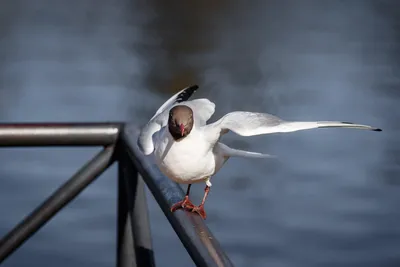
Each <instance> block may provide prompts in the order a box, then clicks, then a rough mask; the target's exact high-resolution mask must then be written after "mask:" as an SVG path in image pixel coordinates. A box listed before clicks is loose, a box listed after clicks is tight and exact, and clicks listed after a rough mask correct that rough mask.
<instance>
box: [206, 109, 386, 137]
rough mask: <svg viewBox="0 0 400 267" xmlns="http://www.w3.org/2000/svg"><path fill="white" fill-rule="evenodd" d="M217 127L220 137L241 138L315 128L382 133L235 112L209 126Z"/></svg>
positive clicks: (352, 125) (348, 124) (351, 125)
mask: <svg viewBox="0 0 400 267" xmlns="http://www.w3.org/2000/svg"><path fill="white" fill-rule="evenodd" d="M210 126H214V127H217V129H218V130H219V132H220V135H223V134H225V133H227V132H228V131H232V132H235V133H236V134H238V135H242V136H253V135H261V134H270V133H287V132H295V131H300V130H307V129H315V128H337V127H340V128H354V129H362V130H371V131H382V130H381V129H379V128H375V127H372V126H369V125H363V124H355V123H351V122H340V121H314V122H312V121H311V122H306V121H284V120H282V119H280V118H278V117H276V116H274V115H271V114H267V113H255V112H246V111H235V112H231V113H228V114H226V115H225V116H224V117H222V118H221V119H220V120H218V121H217V122H215V123H214V124H212V125H210Z"/></svg>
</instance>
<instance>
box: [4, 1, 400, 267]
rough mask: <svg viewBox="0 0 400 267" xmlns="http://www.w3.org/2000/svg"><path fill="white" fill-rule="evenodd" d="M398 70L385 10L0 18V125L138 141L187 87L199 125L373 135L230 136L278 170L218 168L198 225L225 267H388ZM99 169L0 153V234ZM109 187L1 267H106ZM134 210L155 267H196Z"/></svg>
mask: <svg viewBox="0 0 400 267" xmlns="http://www.w3.org/2000/svg"><path fill="white" fill-rule="evenodd" d="M399 55H400V7H399V4H398V3H397V2H396V1H395V0H393V1H389V0H387V1H378V0H377V1H367V0H364V1H361V0H359V1H356V0H354V1H350V0H349V1H333V0H332V1H318V0H316V1H296V0H293V1H282V0H276V1H239V0H237V1H223V0H221V1H211V0H203V1H155V0H153V1H133V0H70V1H61V0H35V1H31V0H3V1H1V3H0V120H1V122H42V121H43V122H44V121H55V122H58V121H109V120H119V121H130V122H135V123H137V124H138V125H141V124H143V123H144V122H145V121H146V119H148V118H150V116H152V113H153V112H154V111H155V110H156V109H157V108H158V106H159V105H161V104H162V103H163V101H164V100H165V99H167V98H168V97H169V96H170V95H171V94H172V93H174V92H176V91H177V90H179V89H181V88H182V87H184V86H187V85H188V84H192V83H197V84H199V85H200V86H201V90H199V91H198V93H197V94H196V96H197V97H207V98H210V99H211V100H213V101H215V102H216V104H217V111H216V114H215V116H214V117H213V119H215V118H218V117H219V116H221V115H223V114H224V113H226V112H229V111H233V110H250V111H257V112H269V113H273V114H276V115H278V116H280V117H283V118H285V119H293V120H294V119H298V120H314V119H315V120H345V121H354V122H359V123H365V124H371V125H374V126H377V127H382V128H383V129H384V131H383V132H381V133H376V132H366V131H357V130H351V129H323V130H312V131H304V132H298V133H290V134H280V135H278V134H276V135H269V136H258V137H252V138H244V137H239V136H235V135H233V134H230V135H229V136H227V137H226V138H225V142H226V143H228V144H229V145H232V146H235V147H238V148H244V149H251V150H255V151H260V152H266V153H271V154H275V155H277V156H278V157H279V159H278V160H276V161H273V160H249V159H231V160H230V161H229V162H228V163H227V164H226V166H225V168H223V170H221V172H220V173H218V174H217V175H216V176H215V177H214V179H213V180H212V182H213V188H212V191H211V194H210V196H209V199H208V202H207V204H206V209H207V212H208V219H207V221H206V223H207V225H208V226H209V227H210V228H211V230H212V231H213V233H214V234H215V236H216V237H217V238H218V239H219V241H220V242H221V244H222V246H223V248H224V249H225V250H226V252H227V254H228V255H229V256H230V258H231V259H232V261H233V262H234V263H235V264H236V266H239V267H243V266H252V267H258V266H274V267H299V266H304V267H314V266H315V267H316V266H327V267H329V266H341V267H344V266H351V267H361V266H362V267H372V266H379V267H390V266H400V207H399V202H400V181H399V179H400V178H399V173H400V165H399V164H400V158H399V149H400V145H399V142H398V140H397V135H398V134H399V130H400V126H399V115H400V114H399V113H400V108H399V106H398V105H399V97H400V93H399V84H400V63H399V59H400V56H399ZM97 151H98V149H76V148H64V149H59V148H51V149H49V148H46V149H22V148H19V149H1V150H0V162H1V164H0V214H1V216H0V234H1V235H3V234H5V233H6V232H7V231H8V230H10V229H11V228H12V227H13V226H14V224H16V223H17V222H19V221H20V220H21V219H22V218H23V217H24V216H25V215H26V214H27V213H28V212H30V211H31V209H33V208H34V207H35V206H36V205H38V204H39V203H41V201H43V200H44V198H45V197H47V196H48V195H49V194H50V193H51V192H52V191H53V190H55V189H56V188H57V187H58V186H59V185H61V184H62V183H63V182H64V181H66V179H67V178H69V177H70V176H71V175H72V174H73V173H74V172H75V171H76V170H77V168H79V167H80V166H81V165H82V164H83V163H84V162H85V161H86V160H88V159H89V158H90V157H91V156H92V155H93V154H95V153H96V152H97ZM115 178H116V168H115V166H114V167H113V168H111V169H109V170H108V171H107V172H106V173H105V174H104V175H103V176H101V177H100V178H99V179H98V180H97V181H96V182H95V183H94V184H92V185H91V186H90V187H89V188H87V190H85V191H84V192H83V193H82V194H81V195H80V196H79V197H78V198H77V199H76V200H74V201H73V203H72V204H71V205H69V206H68V207H66V208H65V209H63V210H62V212H60V214H59V215H58V216H57V217H55V218H54V219H53V220H52V221H51V222H50V223H48V224H47V225H46V226H45V227H44V228H42V229H41V230H40V231H39V232H38V233H37V234H36V235H35V236H34V237H33V238H32V239H30V240H29V241H28V242H27V243H25V244H24V245H23V247H22V248H21V249H20V250H18V251H17V252H16V253H15V254H13V255H12V257H10V258H9V259H8V260H7V261H6V262H5V263H4V264H3V266H4V267H11V266H59V267H66V266H86V267H94V266H96V267H100V266H113V264H114V260H115V250H116V249H115V210H116V209H115V208H116V179H115ZM202 194H203V185H197V186H196V187H195V190H193V198H194V200H195V201H200V199H201V196H202ZM148 200H149V205H150V215H151V222H152V225H151V226H152V234H153V241H154V250H155V255H156V262H157V264H158V265H159V266H193V263H192V262H191V260H190V258H189V256H188V255H187V254H186V252H185V250H184V248H183V246H182V245H181V244H180V242H179V240H178V238H177V237H176V236H175V234H174V232H173V230H172V228H171V227H170V226H169V224H168V222H167V221H166V219H165V218H164V215H163V214H162V212H161V211H160V209H159V208H158V206H157V204H156V203H155V202H154V199H153V198H152V196H151V195H149V197H148Z"/></svg>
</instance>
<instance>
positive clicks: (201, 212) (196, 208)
mask: <svg viewBox="0 0 400 267" xmlns="http://www.w3.org/2000/svg"><path fill="white" fill-rule="evenodd" d="M192 212H196V213H197V214H199V215H200V216H201V218H203V220H205V219H206V218H207V214H206V211H205V210H204V206H203V205H199V206H194V207H193V209H192Z"/></svg>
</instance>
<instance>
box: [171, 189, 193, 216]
mask: <svg viewBox="0 0 400 267" xmlns="http://www.w3.org/2000/svg"><path fill="white" fill-rule="evenodd" d="M191 186H192V185H191V184H189V185H188V188H187V191H186V196H185V198H184V199H183V200H182V201H179V202H177V203H175V204H174V205H172V207H171V211H172V212H174V211H176V210H178V209H185V210H189V211H191V210H192V209H193V207H194V205H193V203H192V202H191V201H190V199H189V193H190V187H191Z"/></svg>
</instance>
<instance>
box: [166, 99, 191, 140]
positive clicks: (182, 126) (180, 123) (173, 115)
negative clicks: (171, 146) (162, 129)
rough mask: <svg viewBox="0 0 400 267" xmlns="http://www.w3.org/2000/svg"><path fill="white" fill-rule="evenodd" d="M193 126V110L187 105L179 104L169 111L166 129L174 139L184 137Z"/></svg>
mask: <svg viewBox="0 0 400 267" xmlns="http://www.w3.org/2000/svg"><path fill="white" fill-rule="evenodd" d="M192 128H193V111H192V109H191V108H189V107H188V106H184V105H179V106H175V107H173V108H172V109H171V110H170V111H169V118H168V129H169V132H170V133H171V135H172V137H173V138H174V140H175V141H178V140H180V139H182V138H184V137H186V136H187V135H188V134H189V133H190V132H191V131H192Z"/></svg>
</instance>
